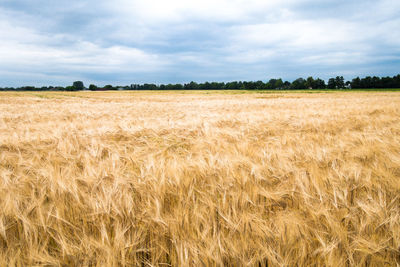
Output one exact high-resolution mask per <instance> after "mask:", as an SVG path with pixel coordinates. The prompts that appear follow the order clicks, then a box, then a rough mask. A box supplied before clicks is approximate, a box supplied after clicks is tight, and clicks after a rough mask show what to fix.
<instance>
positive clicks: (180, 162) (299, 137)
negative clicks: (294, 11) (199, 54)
mask: <svg viewBox="0 0 400 267" xmlns="http://www.w3.org/2000/svg"><path fill="white" fill-rule="evenodd" d="M399 264H400V93H396V92H387V93H318V94H306V93H290V94H289V93H270V94H261V93H256V94H233V93H229V92H228V93H226V94H221V93H210V94H205V93H200V92H193V93H171V92H168V93H149V92H113V93H110V92H96V93H91V92H80V93H65V92H64V93H61V92H58V93H55V92H54V93H0V265H1V266H6V265H8V266H14V265H18V266H20V265H24V266H26V265H34V266H38V265H47V266H49V265H50V266H137V265H142V266H169V265H172V266H204V265H205V266H209V265H211V266H224V265H227V266H244V265H246V266H247V265H250V266H265V265H268V266H310V265H312V266H315V265H317V266H349V265H350V266H358V265H362V266H369V265H371V266H396V265H397V266H398V265H399Z"/></svg>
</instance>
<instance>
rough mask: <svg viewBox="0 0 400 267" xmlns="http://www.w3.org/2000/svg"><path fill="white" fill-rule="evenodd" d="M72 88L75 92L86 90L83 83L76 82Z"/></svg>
mask: <svg viewBox="0 0 400 267" xmlns="http://www.w3.org/2000/svg"><path fill="white" fill-rule="evenodd" d="M72 86H73V87H75V90H83V89H84V88H85V87H84V85H83V82H81V81H75V82H74V83H73V84H72Z"/></svg>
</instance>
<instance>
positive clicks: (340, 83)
mask: <svg viewBox="0 0 400 267" xmlns="http://www.w3.org/2000/svg"><path fill="white" fill-rule="evenodd" d="M335 84H336V88H339V89H343V88H344V86H345V84H344V78H343V76H336V78H335Z"/></svg>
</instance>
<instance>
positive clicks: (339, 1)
mask: <svg viewBox="0 0 400 267" xmlns="http://www.w3.org/2000/svg"><path fill="white" fill-rule="evenodd" d="M399 14H400V1H394V0H375V1H370V0H357V1H356V0H347V1H345V0H335V1H334V0H324V1H320V0H318V1H317V0H279V1H278V0H268V1H267V0H247V1H241V0H192V1H188V0H186V1H184V0H170V1H165V0H146V1H145V0H142V1H138V0H114V1H105V0H88V1H77V0H57V1H56V0H53V1H52V0H35V1H29V0H0V36H1V39H0V41H1V42H0V86H22V85H35V86H41V85H64V86H65V85H69V84H71V83H72V81H74V80H82V81H84V82H85V85H88V84H89V83H95V84H97V85H105V84H121V85H125V84H130V83H144V82H151V83H178V82H179V83H183V82H189V81H192V80H194V81H197V82H203V81H207V80H208V81H231V80H268V79H270V78H275V77H282V78H284V79H287V80H293V79H295V78H298V77H305V78H306V76H309V75H312V76H314V77H321V78H323V79H326V78H328V77H331V76H336V75H343V76H345V78H352V77H354V76H358V75H359V76H365V75H378V76H387V75H389V76H393V75H395V74H398V73H400V30H399V28H400V16H399Z"/></svg>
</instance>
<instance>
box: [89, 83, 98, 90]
mask: <svg viewBox="0 0 400 267" xmlns="http://www.w3.org/2000/svg"><path fill="white" fill-rule="evenodd" d="M89 90H90V91H95V90H97V86H96V85H94V84H91V85H89Z"/></svg>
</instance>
